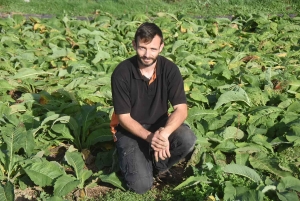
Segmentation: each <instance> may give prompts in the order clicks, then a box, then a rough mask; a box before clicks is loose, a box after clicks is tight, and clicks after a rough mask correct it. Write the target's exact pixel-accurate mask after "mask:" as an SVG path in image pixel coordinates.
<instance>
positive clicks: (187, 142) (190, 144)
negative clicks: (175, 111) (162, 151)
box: [154, 124, 196, 172]
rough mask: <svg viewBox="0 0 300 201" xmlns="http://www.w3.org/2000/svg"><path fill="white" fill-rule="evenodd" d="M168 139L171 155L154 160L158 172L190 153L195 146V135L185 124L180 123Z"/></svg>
mask: <svg viewBox="0 0 300 201" xmlns="http://www.w3.org/2000/svg"><path fill="white" fill-rule="evenodd" d="M169 141H170V154H171V157H170V158H167V159H165V160H159V161H158V162H154V164H155V168H156V170H157V171H158V172H163V171H165V170H168V169H169V168H171V167H172V166H173V165H174V164H175V163H177V162H179V161H180V160H181V159H183V158H184V157H186V156H187V155H188V154H189V153H191V152H192V151H193V149H194V146H195V142H196V136H195V134H194V133H193V131H192V130H191V129H190V128H189V127H188V126H187V125H186V124H182V125H181V126H180V127H179V128H178V129H177V130H175V131H174V132H173V133H172V134H171V135H170V137H169Z"/></svg>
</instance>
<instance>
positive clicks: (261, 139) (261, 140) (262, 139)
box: [251, 134, 273, 152]
mask: <svg viewBox="0 0 300 201" xmlns="http://www.w3.org/2000/svg"><path fill="white" fill-rule="evenodd" d="M251 141H252V142H254V143H256V144H259V145H262V146H264V147H266V148H267V149H269V151H271V152H273V147H272V145H271V144H270V143H269V142H268V138H267V137H266V136H264V135H261V134H256V135H253V136H252V138H251Z"/></svg>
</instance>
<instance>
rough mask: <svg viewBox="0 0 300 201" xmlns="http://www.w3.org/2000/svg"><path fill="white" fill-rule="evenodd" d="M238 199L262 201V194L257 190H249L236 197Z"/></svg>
mask: <svg viewBox="0 0 300 201" xmlns="http://www.w3.org/2000/svg"><path fill="white" fill-rule="evenodd" d="M237 199H238V200H245V201H263V199H264V194H263V193H262V192H261V191H258V190H249V191H247V192H245V193H244V194H242V195H239V196H238V197H237Z"/></svg>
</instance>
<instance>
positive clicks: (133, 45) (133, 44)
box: [132, 40, 136, 50]
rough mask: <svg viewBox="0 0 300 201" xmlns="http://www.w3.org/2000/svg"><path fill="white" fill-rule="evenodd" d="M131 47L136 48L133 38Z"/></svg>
mask: <svg viewBox="0 0 300 201" xmlns="http://www.w3.org/2000/svg"><path fill="white" fill-rule="evenodd" d="M132 47H133V49H134V50H136V42H135V40H133V41H132Z"/></svg>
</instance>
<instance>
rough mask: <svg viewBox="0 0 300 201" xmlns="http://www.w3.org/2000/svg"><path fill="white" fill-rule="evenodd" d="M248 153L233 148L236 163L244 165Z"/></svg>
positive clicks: (247, 158)
mask: <svg viewBox="0 0 300 201" xmlns="http://www.w3.org/2000/svg"><path fill="white" fill-rule="evenodd" d="M249 156H250V154H248V153H243V152H239V151H236V150H235V161H236V164H239V165H246V164H247V162H248V160H249Z"/></svg>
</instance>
